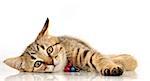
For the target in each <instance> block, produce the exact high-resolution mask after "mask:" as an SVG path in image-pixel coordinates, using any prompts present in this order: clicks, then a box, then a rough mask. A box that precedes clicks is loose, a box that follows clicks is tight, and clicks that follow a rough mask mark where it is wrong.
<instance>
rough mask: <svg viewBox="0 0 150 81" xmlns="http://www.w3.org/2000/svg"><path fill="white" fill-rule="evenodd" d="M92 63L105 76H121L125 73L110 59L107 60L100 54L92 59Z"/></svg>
mask: <svg viewBox="0 0 150 81" xmlns="http://www.w3.org/2000/svg"><path fill="white" fill-rule="evenodd" d="M92 63H93V65H94V66H95V67H96V69H97V71H98V72H101V74H102V75H105V76H120V75H122V73H123V72H124V68H123V67H122V66H121V65H119V64H116V63H114V62H113V61H112V60H111V59H110V58H107V57H105V56H103V55H101V54H99V53H96V54H95V55H93V57H92Z"/></svg>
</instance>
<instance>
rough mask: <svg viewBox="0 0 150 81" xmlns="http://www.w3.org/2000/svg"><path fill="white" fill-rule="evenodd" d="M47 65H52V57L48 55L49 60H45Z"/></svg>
mask: <svg viewBox="0 0 150 81" xmlns="http://www.w3.org/2000/svg"><path fill="white" fill-rule="evenodd" d="M46 63H47V64H48V65H54V60H53V58H52V57H51V56H50V57H49V60H48V61H47V62H46Z"/></svg>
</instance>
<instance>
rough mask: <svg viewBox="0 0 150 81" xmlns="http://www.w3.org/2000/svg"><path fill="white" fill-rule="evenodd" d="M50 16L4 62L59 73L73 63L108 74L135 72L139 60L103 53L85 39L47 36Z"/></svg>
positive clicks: (20, 69) (91, 70)
mask: <svg viewBox="0 0 150 81" xmlns="http://www.w3.org/2000/svg"><path fill="white" fill-rule="evenodd" d="M48 25H49V19H48V18H47V20H46V22H45V25H44V27H43V29H42V31H41V32H40V33H39V35H38V36H37V38H36V40H35V41H34V42H33V43H31V44H30V45H29V46H28V47H27V48H26V49H25V51H24V52H23V53H22V55H21V56H18V57H14V58H8V59H6V60H5V61H4V63H6V64H7V65H8V66H10V67H12V68H15V69H17V70H19V71H23V72H60V71H64V69H65V66H66V65H67V64H68V63H70V64H72V65H73V66H74V67H76V68H79V69H80V70H81V71H90V72H100V73H101V74H102V75H105V76H120V75H122V74H123V72H124V71H133V70H134V69H135V68H136V66H137V62H136V60H135V59H134V58H133V57H132V56H130V55H128V54H122V55H110V56H106V55H102V54H101V53H100V52H97V51H96V50H94V49H92V48H91V47H90V46H89V45H87V44H86V43H84V42H83V41H81V40H79V39H76V38H72V37H67V36H60V37H55V36H52V35H48V28H49V26H48Z"/></svg>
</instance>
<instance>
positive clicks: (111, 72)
mask: <svg viewBox="0 0 150 81" xmlns="http://www.w3.org/2000/svg"><path fill="white" fill-rule="evenodd" d="M123 72H124V70H123V68H122V67H120V66H111V67H109V66H106V67H104V68H103V69H102V70H101V74H102V75H104V76H120V75H122V74H123Z"/></svg>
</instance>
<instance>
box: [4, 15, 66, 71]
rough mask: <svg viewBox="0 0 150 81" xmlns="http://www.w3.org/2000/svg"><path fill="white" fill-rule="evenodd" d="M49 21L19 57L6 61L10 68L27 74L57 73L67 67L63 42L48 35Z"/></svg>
mask: <svg viewBox="0 0 150 81" xmlns="http://www.w3.org/2000/svg"><path fill="white" fill-rule="evenodd" d="M48 25H49V19H48V18H47V20H46V22H45V25H44V27H43V29H42V31H41V32H40V33H39V35H38V36H37V38H36V40H35V41H34V42H33V43H31V44H30V45H29V46H28V47H27V48H26V49H25V51H24V52H23V54H22V55H21V56H19V57H14V58H8V59H6V60H5V61H4V63H6V64H7V65H8V66H10V67H12V68H15V69H17V70H19V71H27V72H56V71H60V70H63V68H64V67H65V65H66V59H67V58H66V54H65V48H64V47H63V45H62V44H61V43H60V42H61V41H60V40H59V39H58V38H57V37H54V36H51V35H48V27H49V26H48Z"/></svg>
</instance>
